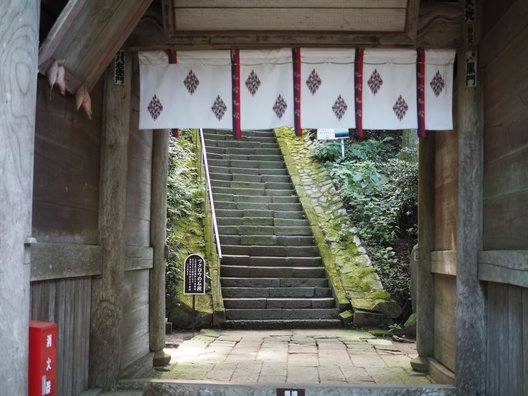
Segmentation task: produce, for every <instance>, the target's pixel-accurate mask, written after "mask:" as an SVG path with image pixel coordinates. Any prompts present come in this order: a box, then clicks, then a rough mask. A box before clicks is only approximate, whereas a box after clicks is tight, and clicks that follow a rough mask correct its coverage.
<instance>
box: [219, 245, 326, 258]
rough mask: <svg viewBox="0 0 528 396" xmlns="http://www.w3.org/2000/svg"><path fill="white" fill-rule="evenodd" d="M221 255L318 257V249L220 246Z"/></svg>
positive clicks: (312, 247) (310, 247)
mask: <svg viewBox="0 0 528 396" xmlns="http://www.w3.org/2000/svg"><path fill="white" fill-rule="evenodd" d="M222 253H223V254H230V255H251V256H271V257H318V256H319V249H317V248H316V247H315V246H254V245H247V246H240V245H222Z"/></svg>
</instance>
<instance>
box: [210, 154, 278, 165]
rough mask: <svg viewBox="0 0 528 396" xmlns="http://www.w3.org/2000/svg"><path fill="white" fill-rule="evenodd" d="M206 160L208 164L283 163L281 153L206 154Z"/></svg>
mask: <svg viewBox="0 0 528 396" xmlns="http://www.w3.org/2000/svg"><path fill="white" fill-rule="evenodd" d="M207 158H208V159H209V162H210V161H211V160H215V159H219V160H230V161H259V162H260V161H264V162H267V161H277V162H280V163H283V162H284V158H283V156H282V154H281V153H275V154H261V153H257V154H243V153H240V154H220V153H210V152H207Z"/></svg>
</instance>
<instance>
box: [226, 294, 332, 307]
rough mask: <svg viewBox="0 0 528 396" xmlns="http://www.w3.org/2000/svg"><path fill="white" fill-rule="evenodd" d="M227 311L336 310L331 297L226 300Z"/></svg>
mask: <svg viewBox="0 0 528 396" xmlns="http://www.w3.org/2000/svg"><path fill="white" fill-rule="evenodd" d="M224 306H225V308H226V309H276V308H287V309H288V308H289V309H310V308H315V309H318V308H335V301H334V299H333V298H331V297H315V298H259V297H257V298H241V297H239V298H225V297H224Z"/></svg>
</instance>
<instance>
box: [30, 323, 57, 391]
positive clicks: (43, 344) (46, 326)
mask: <svg viewBox="0 0 528 396" xmlns="http://www.w3.org/2000/svg"><path fill="white" fill-rule="evenodd" d="M56 366H57V324H56V323H48V322H37V321H35V320H32V321H30V322H29V373H28V381H29V384H28V385H29V387H28V388H29V389H28V390H29V392H28V395H29V396H43V395H46V396H47V395H52V396H55V385H56V378H57V371H56Z"/></svg>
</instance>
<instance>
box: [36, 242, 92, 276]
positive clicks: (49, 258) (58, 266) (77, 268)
mask: <svg viewBox="0 0 528 396" xmlns="http://www.w3.org/2000/svg"><path fill="white" fill-rule="evenodd" d="M94 275H101V247H100V246H98V245H81V244H73V243H37V244H34V245H32V246H31V281H32V282H35V281H43V280H51V279H64V278H75V277H83V276H94Z"/></svg>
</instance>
